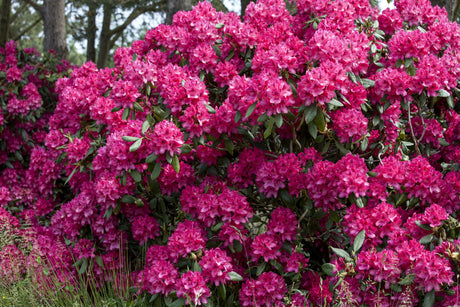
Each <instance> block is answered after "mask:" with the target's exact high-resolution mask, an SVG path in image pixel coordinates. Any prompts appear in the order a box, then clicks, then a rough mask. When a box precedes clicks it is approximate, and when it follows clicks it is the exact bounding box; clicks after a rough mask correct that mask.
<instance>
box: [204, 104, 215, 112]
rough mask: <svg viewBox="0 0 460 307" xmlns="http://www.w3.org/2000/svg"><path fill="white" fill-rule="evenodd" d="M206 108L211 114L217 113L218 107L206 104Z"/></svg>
mask: <svg viewBox="0 0 460 307" xmlns="http://www.w3.org/2000/svg"><path fill="white" fill-rule="evenodd" d="M206 109H208V113H209V114H216V109H214V108H213V107H211V106H210V105H209V104H207V105H206Z"/></svg>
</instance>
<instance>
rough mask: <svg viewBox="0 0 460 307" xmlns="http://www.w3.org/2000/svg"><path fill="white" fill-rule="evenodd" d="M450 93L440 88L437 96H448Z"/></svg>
mask: <svg viewBox="0 0 460 307" xmlns="http://www.w3.org/2000/svg"><path fill="white" fill-rule="evenodd" d="M449 96H450V93H449V92H448V91H446V90H445V89H440V90H439V91H438V97H449Z"/></svg>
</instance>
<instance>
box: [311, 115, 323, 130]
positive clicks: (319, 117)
mask: <svg viewBox="0 0 460 307" xmlns="http://www.w3.org/2000/svg"><path fill="white" fill-rule="evenodd" d="M313 121H314V122H315V124H316V127H318V131H321V132H324V131H325V130H326V119H325V118H324V114H323V112H317V113H316V116H315V119H314V120H313Z"/></svg>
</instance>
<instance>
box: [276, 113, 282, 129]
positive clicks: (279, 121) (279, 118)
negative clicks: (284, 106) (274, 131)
mask: <svg viewBox="0 0 460 307" xmlns="http://www.w3.org/2000/svg"><path fill="white" fill-rule="evenodd" d="M275 124H276V127H278V128H281V126H282V125H283V115H281V114H276V116H275Z"/></svg>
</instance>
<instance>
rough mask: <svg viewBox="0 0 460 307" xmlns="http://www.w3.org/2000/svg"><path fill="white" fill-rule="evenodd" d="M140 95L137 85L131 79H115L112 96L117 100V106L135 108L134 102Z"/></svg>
mask: <svg viewBox="0 0 460 307" xmlns="http://www.w3.org/2000/svg"><path fill="white" fill-rule="evenodd" d="M140 96H141V94H140V93H139V92H138V90H137V87H135V86H134V84H133V83H132V82H131V81H124V80H118V81H115V83H114V84H113V88H112V91H111V92H110V98H112V99H113V101H114V102H115V106H120V107H123V108H126V107H128V108H133V105H134V102H135V101H136V100H137V98H139V97H140Z"/></svg>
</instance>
